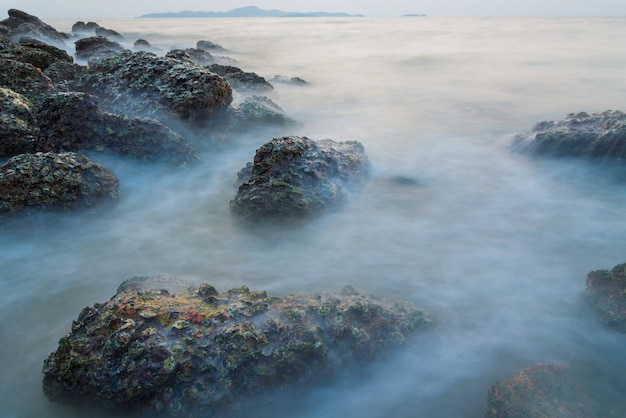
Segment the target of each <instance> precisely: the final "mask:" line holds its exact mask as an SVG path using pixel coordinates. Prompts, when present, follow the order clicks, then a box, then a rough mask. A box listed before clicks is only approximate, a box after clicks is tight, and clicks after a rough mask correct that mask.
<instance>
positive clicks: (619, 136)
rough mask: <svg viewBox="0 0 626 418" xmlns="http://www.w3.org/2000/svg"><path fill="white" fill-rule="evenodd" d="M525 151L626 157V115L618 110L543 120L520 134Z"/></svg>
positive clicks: (516, 144) (518, 138)
mask: <svg viewBox="0 0 626 418" xmlns="http://www.w3.org/2000/svg"><path fill="white" fill-rule="evenodd" d="M513 146H514V148H516V149H517V150H520V151H522V152H529V153H532V154H537V155H549V156H557V157H588V158H620V159H622V158H626V114H624V113H623V112H620V111H618V110H607V111H606V112H603V113H593V114H591V115H590V114H588V113H585V112H581V113H570V114H569V115H567V117H566V118H565V119H564V120H562V121H558V122H554V121H550V122H540V123H538V124H536V125H535V126H534V127H533V128H532V129H531V130H530V131H529V132H526V133H522V134H519V135H517V136H516V137H515V139H514V141H513Z"/></svg>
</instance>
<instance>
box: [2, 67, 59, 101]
mask: <svg viewBox="0 0 626 418" xmlns="http://www.w3.org/2000/svg"><path fill="white" fill-rule="evenodd" d="M0 87H6V88H9V89H11V90H13V91H15V92H16V93H20V94H21V95H23V96H26V97H28V99H29V100H30V101H31V102H32V103H33V104H34V105H35V106H39V105H41V103H42V102H43V100H44V99H45V98H46V96H48V95H49V94H53V93H56V89H55V87H54V84H53V83H52V80H50V79H49V78H48V77H46V76H45V75H44V74H43V72H42V71H41V69H39V68H37V67H35V66H33V65H32V64H27V63H24V62H21V61H15V60H12V59H7V58H3V57H0Z"/></svg>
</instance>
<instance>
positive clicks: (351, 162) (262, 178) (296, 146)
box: [230, 136, 369, 220]
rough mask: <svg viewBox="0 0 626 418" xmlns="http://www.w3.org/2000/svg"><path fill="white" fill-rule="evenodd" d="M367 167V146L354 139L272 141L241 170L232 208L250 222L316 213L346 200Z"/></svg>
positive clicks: (287, 139) (283, 139) (296, 137)
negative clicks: (365, 149) (337, 140)
mask: <svg viewBox="0 0 626 418" xmlns="http://www.w3.org/2000/svg"><path fill="white" fill-rule="evenodd" d="M368 165H369V164H368V159H367V157H366V155H365V152H364V149H363V145H361V144H360V143H359V142H356V141H346V142H335V141H332V140H330V139H327V140H323V141H313V140H311V139H309V138H306V137H298V136H287V137H283V138H274V139H272V140H271V141H270V142H268V143H266V144H265V145H263V146H262V147H261V148H259V149H258V150H257V152H256V155H255V157H254V163H253V164H248V166H247V167H246V168H244V169H243V170H242V171H240V172H239V174H238V176H239V178H240V180H242V181H243V184H241V186H240V187H239V190H238V192H237V195H236V196H235V199H233V200H232V201H231V202H230V208H231V210H232V211H233V212H234V213H235V214H236V215H238V216H240V217H242V218H244V219H249V220H259V219H263V218H281V219H282V218H287V219H289V218H298V217H302V216H304V215H310V214H314V213H318V212H320V211H322V210H324V209H326V208H327V207H329V206H333V205H336V204H339V203H341V202H343V201H345V200H346V198H347V195H348V189H349V188H350V186H352V185H354V184H357V183H359V182H360V181H361V180H363V178H364V177H365V176H366V173H367V169H368Z"/></svg>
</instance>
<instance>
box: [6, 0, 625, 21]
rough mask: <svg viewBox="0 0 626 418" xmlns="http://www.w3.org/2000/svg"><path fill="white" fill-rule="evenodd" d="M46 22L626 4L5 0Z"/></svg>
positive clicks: (562, 9) (606, 8) (616, 1)
mask: <svg viewBox="0 0 626 418" xmlns="http://www.w3.org/2000/svg"><path fill="white" fill-rule="evenodd" d="M0 5H2V6H4V7H2V8H3V9H4V11H0V13H5V16H4V17H2V15H0V20H1V19H4V18H5V17H6V10H8V9H10V8H17V9H20V10H23V11H25V12H27V13H30V14H32V15H35V16H38V17H40V18H64V17H65V18H89V17H93V18H105V17H137V16H140V15H142V14H146V13H152V12H178V11H181V10H192V11H226V10H230V9H234V8H237V7H244V6H249V5H256V6H259V7H261V8H263V9H280V10H283V11H286V12H311V11H329V12H348V13H353V14H363V15H366V16H399V15H403V14H408V13H419V14H426V15H429V16H626V0H377V1H363V0H321V1H318V0H301V1H293V0H176V1H175V0H105V1H90V0H57V1H54V0H0Z"/></svg>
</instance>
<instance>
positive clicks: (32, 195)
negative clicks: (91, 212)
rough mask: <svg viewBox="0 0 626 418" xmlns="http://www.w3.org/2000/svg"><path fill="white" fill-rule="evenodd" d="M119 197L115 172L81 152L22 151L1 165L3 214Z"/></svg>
mask: <svg viewBox="0 0 626 418" xmlns="http://www.w3.org/2000/svg"><path fill="white" fill-rule="evenodd" d="M117 197H118V181H117V178H116V177H115V175H114V174H113V173H112V172H111V171H110V170H108V169H107V168H106V167H104V166H103V165H101V164H98V163H95V162H93V161H91V160H89V159H88V158H86V157H84V156H82V155H79V154H75V153H71V152H70V153H61V154H56V153H52V152H49V153H41V152H38V153H35V154H20V155H16V156H14V157H12V158H11V159H9V160H8V161H7V162H6V163H4V164H3V165H2V166H0V215H6V214H19V213H23V212H28V211H32V210H35V209H37V210H41V209H56V210H70V209H78V208H86V207H91V206H95V205H96V204H99V203H104V202H111V201H115V200H117Z"/></svg>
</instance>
